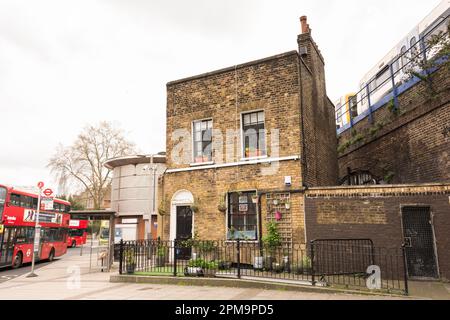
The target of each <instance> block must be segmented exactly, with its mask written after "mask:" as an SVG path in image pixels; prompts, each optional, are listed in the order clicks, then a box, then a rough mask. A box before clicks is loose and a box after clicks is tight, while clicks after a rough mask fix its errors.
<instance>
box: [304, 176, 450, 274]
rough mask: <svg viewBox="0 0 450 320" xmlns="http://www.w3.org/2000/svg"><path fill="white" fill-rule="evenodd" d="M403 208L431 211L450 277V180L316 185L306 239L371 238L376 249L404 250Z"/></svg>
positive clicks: (443, 269)
mask: <svg viewBox="0 0 450 320" xmlns="http://www.w3.org/2000/svg"><path fill="white" fill-rule="evenodd" d="M404 206H425V207H429V208H430V209H431V214H432V223H433V228H434V236H435V240H436V241H435V246H436V255H437V262H438V267H439V271H440V278H441V279H442V280H446V281H449V280H450V251H449V250H448V248H449V246H450V237H449V232H448V230H450V185H449V184H431V185H426V184H422V185H400V186H396V185H392V186H358V187H334V188H312V189H310V190H308V191H306V194H305V212H306V216H305V225H306V236H307V241H311V240H316V239H342V238H344V239H371V240H372V241H373V243H374V246H375V247H378V248H389V249H399V248H400V247H401V246H402V244H403V242H404V238H403V229H402V207H404Z"/></svg>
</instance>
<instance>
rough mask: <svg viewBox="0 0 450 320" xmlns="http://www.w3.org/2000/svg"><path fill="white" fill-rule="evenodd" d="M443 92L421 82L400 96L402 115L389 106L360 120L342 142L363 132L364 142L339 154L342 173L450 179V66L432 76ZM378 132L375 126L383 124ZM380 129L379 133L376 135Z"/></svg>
mask: <svg viewBox="0 0 450 320" xmlns="http://www.w3.org/2000/svg"><path fill="white" fill-rule="evenodd" d="M432 79H433V86H434V88H435V89H436V91H438V92H439V93H438V94H436V95H431V94H430V91H429V89H428V88H427V86H426V85H425V84H424V83H419V84H417V85H416V86H414V87H412V88H411V89H409V90H408V91H406V92H405V93H403V94H402V95H400V96H399V107H400V108H399V110H400V115H394V114H393V113H392V112H391V111H389V109H388V108H387V107H386V106H384V107H382V108H380V109H378V110H377V111H376V112H375V113H374V121H373V123H370V122H369V118H366V119H364V120H363V121H360V122H358V123H357V124H356V125H355V126H354V131H353V130H347V131H345V132H344V133H343V134H341V135H340V137H339V144H340V145H342V144H343V143H345V142H346V141H349V140H350V139H352V131H353V134H359V133H361V134H363V136H364V140H363V141H361V142H359V143H357V144H355V145H353V146H351V147H350V148H348V149H346V150H345V151H344V152H342V153H341V154H340V155H339V176H340V177H341V178H342V177H344V176H345V175H346V174H347V168H351V169H352V170H369V171H370V172H371V173H372V174H373V175H375V176H377V177H379V178H384V177H386V176H387V175H393V179H392V180H391V181H389V182H390V183H396V184H398V183H427V182H446V181H450V90H449V88H450V77H449V74H448V68H445V67H444V68H441V69H439V70H438V71H437V72H436V73H435V74H434V75H433V77H432ZM381 121H382V122H384V123H385V125H384V126H383V127H382V129H380V130H378V131H372V134H371V133H370V131H369V130H370V129H371V128H374V127H376V125H377V124H378V123H380V122H381ZM373 133H374V134H373Z"/></svg>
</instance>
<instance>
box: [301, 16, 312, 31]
mask: <svg viewBox="0 0 450 320" xmlns="http://www.w3.org/2000/svg"><path fill="white" fill-rule="evenodd" d="M300 24H301V27H302V34H304V33H309V31H310V29H309V24H308V17H307V16H301V17H300Z"/></svg>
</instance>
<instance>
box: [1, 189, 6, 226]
mask: <svg viewBox="0 0 450 320" xmlns="http://www.w3.org/2000/svg"><path fill="white" fill-rule="evenodd" d="M5 201H6V189H5V188H0V220H2V219H1V218H2V217H3V209H4V208H5Z"/></svg>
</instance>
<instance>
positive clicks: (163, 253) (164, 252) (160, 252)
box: [156, 246, 167, 257]
mask: <svg viewBox="0 0 450 320" xmlns="http://www.w3.org/2000/svg"><path fill="white" fill-rule="evenodd" d="M156 255H157V256H158V257H165V256H166V255H167V248H165V247H164V246H158V249H157V250H156Z"/></svg>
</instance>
